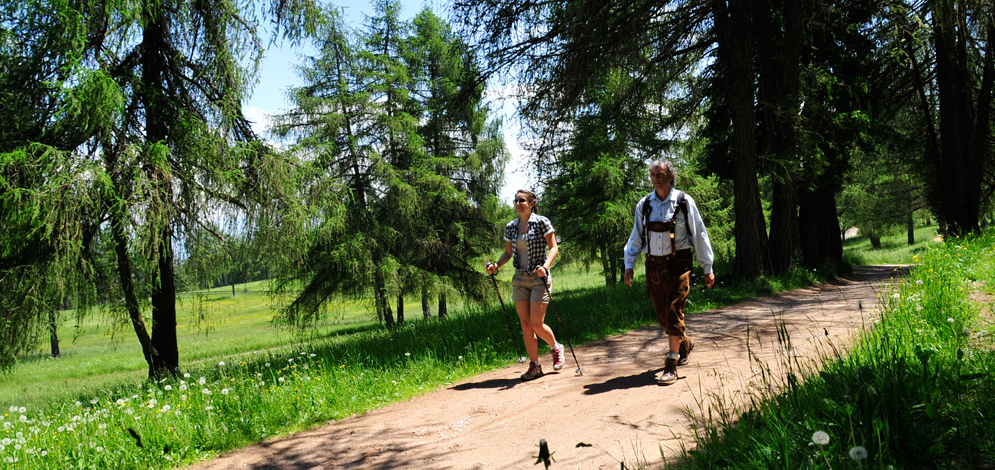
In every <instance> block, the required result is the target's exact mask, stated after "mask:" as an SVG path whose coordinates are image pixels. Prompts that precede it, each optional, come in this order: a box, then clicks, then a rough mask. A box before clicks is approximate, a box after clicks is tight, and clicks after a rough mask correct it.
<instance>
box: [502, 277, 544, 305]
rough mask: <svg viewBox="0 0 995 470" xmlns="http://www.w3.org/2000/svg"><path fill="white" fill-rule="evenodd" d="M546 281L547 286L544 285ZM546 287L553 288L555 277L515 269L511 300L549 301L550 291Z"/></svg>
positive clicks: (512, 279)
mask: <svg viewBox="0 0 995 470" xmlns="http://www.w3.org/2000/svg"><path fill="white" fill-rule="evenodd" d="M543 282H546V283H547V284H546V287H543V286H542V285H543ZM546 288H549V289H550V290H552V289H553V279H552V278H551V277H550V276H549V274H548V273H547V274H546V277H539V276H538V275H537V274H526V273H523V272H521V271H515V275H514V277H512V278H511V289H512V291H511V300H512V302H522V301H529V302H542V303H544V304H547V303H549V293H548V292H547V290H546Z"/></svg>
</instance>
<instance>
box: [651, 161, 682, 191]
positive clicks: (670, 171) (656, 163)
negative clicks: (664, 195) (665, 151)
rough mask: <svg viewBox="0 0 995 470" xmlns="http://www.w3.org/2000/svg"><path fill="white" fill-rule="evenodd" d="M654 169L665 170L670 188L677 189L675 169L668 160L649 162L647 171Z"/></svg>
mask: <svg viewBox="0 0 995 470" xmlns="http://www.w3.org/2000/svg"><path fill="white" fill-rule="evenodd" d="M655 168H663V169H665V170H667V174H668V175H670V187H672V188H674V187H677V169H676V168H674V164H673V163H671V161H670V159H667V158H658V159H656V160H653V161H652V162H650V166H649V170H650V171H653V170H654V169H655Z"/></svg>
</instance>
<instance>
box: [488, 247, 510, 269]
mask: <svg viewBox="0 0 995 470" xmlns="http://www.w3.org/2000/svg"><path fill="white" fill-rule="evenodd" d="M510 259H511V242H509V241H507V240H505V242H504V253H501V257H500V258H498V260H497V261H496V262H494V263H487V266H486V267H485V268H484V270H485V271H487V274H494V273H496V272H497V270H498V269H499V268H501V266H504V265H505V263H507V262H508V260H510Z"/></svg>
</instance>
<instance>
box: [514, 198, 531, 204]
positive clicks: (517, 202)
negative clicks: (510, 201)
mask: <svg viewBox="0 0 995 470" xmlns="http://www.w3.org/2000/svg"><path fill="white" fill-rule="evenodd" d="M526 202H529V200H528V199H523V198H518V199H515V204H525V203H526Z"/></svg>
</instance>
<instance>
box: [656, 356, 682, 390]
mask: <svg viewBox="0 0 995 470" xmlns="http://www.w3.org/2000/svg"><path fill="white" fill-rule="evenodd" d="M679 359H680V355H679V354H677V353H667V362H665V363H664V365H663V372H660V375H658V376H657V377H656V382H657V383H658V384H660V385H670V384H672V383H674V382H677V361H678V360H679Z"/></svg>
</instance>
